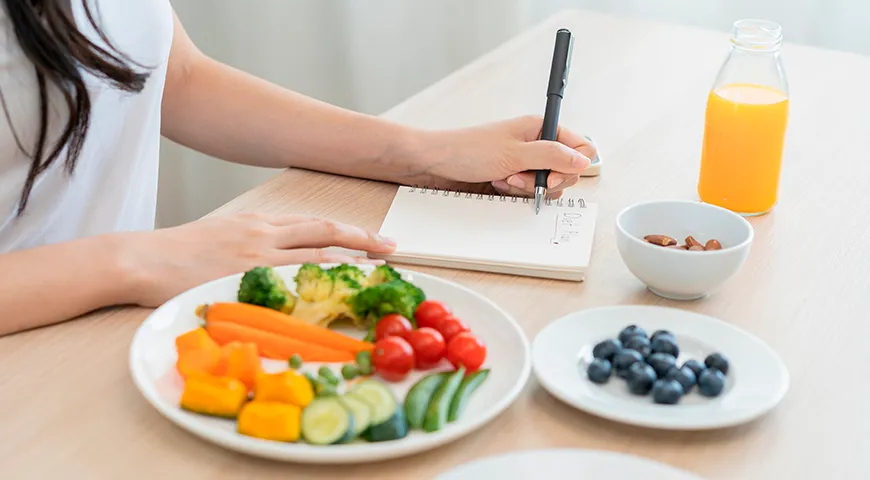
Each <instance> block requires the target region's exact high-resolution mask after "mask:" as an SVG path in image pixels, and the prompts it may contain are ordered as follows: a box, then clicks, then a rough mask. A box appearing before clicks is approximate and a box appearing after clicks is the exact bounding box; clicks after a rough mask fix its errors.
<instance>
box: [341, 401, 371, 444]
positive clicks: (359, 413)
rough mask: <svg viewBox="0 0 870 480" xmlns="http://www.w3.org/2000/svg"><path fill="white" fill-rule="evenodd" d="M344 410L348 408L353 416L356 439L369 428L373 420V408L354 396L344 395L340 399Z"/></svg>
mask: <svg viewBox="0 0 870 480" xmlns="http://www.w3.org/2000/svg"><path fill="white" fill-rule="evenodd" d="M338 401H339V402H341V404H342V405H344V408H346V409H347V410H348V411H349V412H350V414H351V415H352V416H353V436H354V438H356V437H358V436H360V434H361V433H362V432H363V431H365V429H367V428H369V425H370V424H371V420H372V408H371V407H370V406H369V405H368V404H367V403H366V402H365V401H364V400H360V399H359V398H358V397H356V396H354V395H342V396H341V397H339V399H338Z"/></svg>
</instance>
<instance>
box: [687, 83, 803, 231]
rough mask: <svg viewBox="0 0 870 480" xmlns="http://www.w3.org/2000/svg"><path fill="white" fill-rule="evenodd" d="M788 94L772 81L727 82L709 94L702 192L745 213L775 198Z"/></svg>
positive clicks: (704, 196)
mask: <svg viewBox="0 0 870 480" xmlns="http://www.w3.org/2000/svg"><path fill="white" fill-rule="evenodd" d="M788 106H789V100H788V95H787V94H785V93H783V92H782V91H780V90H777V89H775V88H772V87H766V86H760V85H752V84H739V83H738V84H728V85H724V86H722V87H718V88H715V89H714V90H713V91H711V92H710V96H709V98H708V100H707V113H706V125H705V131H704V144H703V150H702V152H701V172H700V178H699V180H698V195H699V196H700V197H701V201H703V202H706V203H711V204H714V205H718V206H720V207H723V208H727V209H729V210H731V211H733V212H736V213H740V214H743V215H758V214H763V213H767V212H768V211H770V209H771V208H773V206H774V205H775V204H776V201H777V196H778V191H779V177H780V166H781V164H782V152H783V143H784V141H785V130H786V123H787V120H788Z"/></svg>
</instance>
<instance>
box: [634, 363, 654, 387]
mask: <svg viewBox="0 0 870 480" xmlns="http://www.w3.org/2000/svg"><path fill="white" fill-rule="evenodd" d="M627 380H628V391H629V392H631V393H633V394H635V395H646V394H648V393H649V391H650V390H652V386H653V383H655V381H656V372H655V370H653V368H652V367H650V366H649V365H647V364H646V363H643V362H637V363H635V364H633V365H632V366H631V367H629V369H628V378H627Z"/></svg>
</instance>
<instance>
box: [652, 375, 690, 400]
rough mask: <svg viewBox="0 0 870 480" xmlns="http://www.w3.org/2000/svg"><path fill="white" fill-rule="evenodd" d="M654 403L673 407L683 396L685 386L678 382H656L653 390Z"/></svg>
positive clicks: (661, 380)
mask: <svg viewBox="0 0 870 480" xmlns="http://www.w3.org/2000/svg"><path fill="white" fill-rule="evenodd" d="M652 396H653V401H654V402H655V403H661V404H665V405H673V404H675V403H677V402H679V401H680V397H682V396H683V386H682V385H680V382H678V381H676V380H665V379H660V380H656V383H655V385H653V389H652Z"/></svg>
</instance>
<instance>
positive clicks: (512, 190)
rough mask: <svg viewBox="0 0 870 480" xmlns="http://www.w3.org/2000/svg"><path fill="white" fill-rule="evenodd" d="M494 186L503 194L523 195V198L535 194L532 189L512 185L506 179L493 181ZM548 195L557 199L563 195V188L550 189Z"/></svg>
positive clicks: (509, 195)
mask: <svg viewBox="0 0 870 480" xmlns="http://www.w3.org/2000/svg"><path fill="white" fill-rule="evenodd" d="M492 186H493V188H495V190H496V191H497V192H499V193H500V194H501V195H505V196H508V197H521V198H522V197H533V196H534V193H533V192H530V191H527V190H524V189H520V188H516V187H512V186H510V185H509V184H507V183H505V182H504V180H498V181H495V182H492ZM547 196H548V197H550V198H552V199H554V200H555V199H557V198H560V197H561V196H562V191H561V190H556V191H548V192H547Z"/></svg>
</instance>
